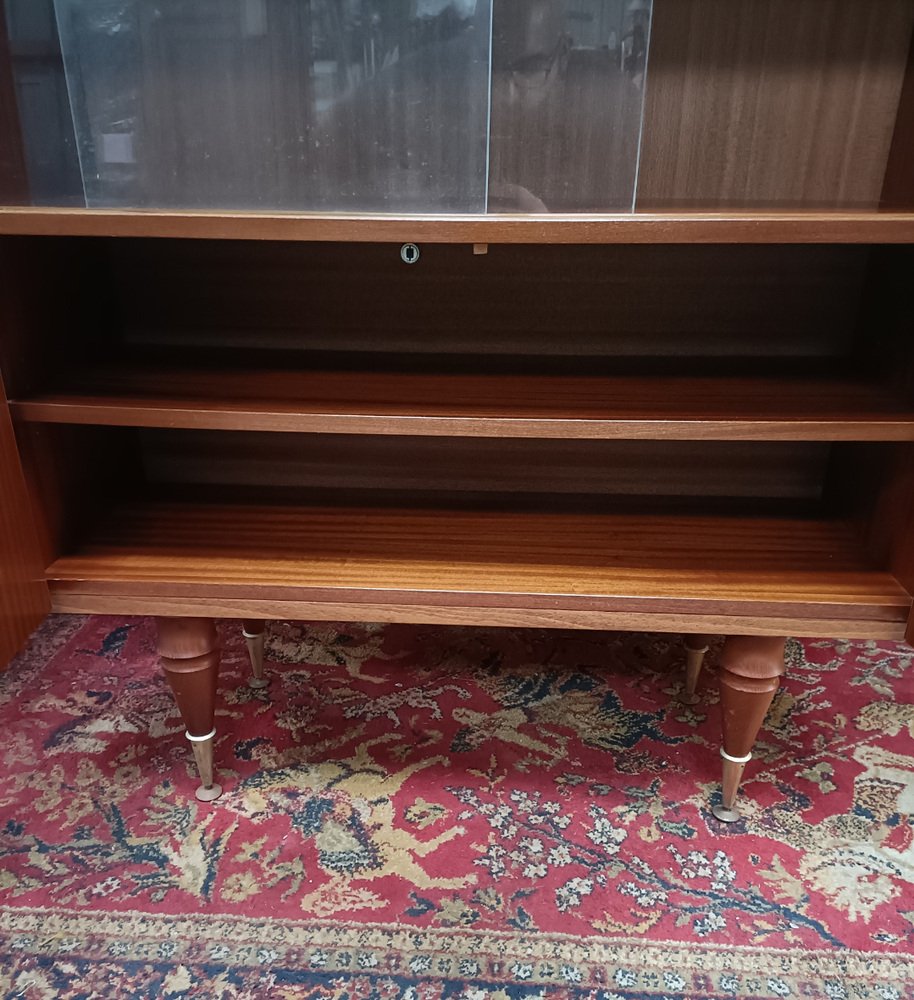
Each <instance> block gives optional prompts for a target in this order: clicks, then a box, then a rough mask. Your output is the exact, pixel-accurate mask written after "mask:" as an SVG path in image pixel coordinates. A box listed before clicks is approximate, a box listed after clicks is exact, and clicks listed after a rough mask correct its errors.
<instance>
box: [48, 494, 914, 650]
mask: <svg viewBox="0 0 914 1000" xmlns="http://www.w3.org/2000/svg"><path fill="white" fill-rule="evenodd" d="M47 576H48V579H49V581H50V582H51V590H52V597H53V601H54V606H55V608H56V609H57V610H60V611H82V612H86V611H92V610H95V609H98V610H106V609H107V611H108V612H109V613H114V611H129V610H131V609H140V608H142V609H144V610H143V611H142V613H146V614H149V613H169V612H172V613H174V612H176V611H177V612H178V613H184V614H193V613H194V611H198V612H199V613H201V614H203V613H206V614H226V615H235V616H237V615H239V614H241V615H243V614H245V613H246V612H248V613H250V612H254V611H263V612H265V613H266V614H268V615H270V616H273V615H277V614H292V615H293V616H297V617H301V618H309V617H310V618H340V619H346V618H350V619H352V618H356V619H362V620H370V621H372V620H373V621H391V620H392V621H420V622H421V621H440V622H450V623H459V622H464V623H477V624H498V625H554V626H564V627H598V628H599V627H603V628H658V629H667V630H679V629H689V628H691V629H694V630H696V631H703V630H705V627H708V628H710V629H715V628H717V627H718V626H719V625H720V624H721V623H723V622H726V621H729V622H730V625H729V627H728V628H727V631H730V632H738V631H740V627H743V628H744V629H745V631H747V632H755V633H758V632H766V631H768V632H772V633H774V634H783V633H784V632H785V631H786V632H787V633H789V634H821V635H835V636H862V637H872V638H898V637H901V636H903V635H904V630H905V621H906V619H907V616H908V613H909V611H910V609H911V596H910V595H909V594H908V592H907V591H906V590H905V589H904V588H903V587H902V586H901V585H900V584H899V583H898V582H897V581H896V580H895V578H894V577H893V576H892V575H891V574H889V573H887V572H884V571H881V570H879V569H877V568H874V567H873V566H872V565H870V564H869V563H868V561H867V559H866V558H865V556H864V554H863V553H862V551H861V549H860V548H859V546H858V544H857V541H856V537H855V534H854V532H853V530H852V528H851V527H850V526H849V525H847V524H845V523H843V522H839V521H829V520H816V519H801V518H789V517H745V516H738V517H737V516H734V517H728V516H717V517H714V516H688V515H680V516H672V515H661V514H654V515H625V514H618V515H588V514H539V513H507V512H503V511H500V512H491V513H490V512H479V511H459V510H443V511H442V510H422V509H406V508H400V509H374V508H371V507H352V508H346V507H295V506H282V505H262V506H256V505H240V504H231V503H224V504H217V503H200V502H196V503H187V502H184V503H182V502H175V501H145V502H137V503H135V504H128V505H125V506H122V507H119V508H117V509H115V510H114V511H113V512H112V513H111V514H110V515H109V516H106V517H104V518H103V519H102V521H101V523H100V524H99V526H98V527H97V528H96V530H95V531H94V532H91V533H90V534H89V535H88V536H87V537H86V538H85V539H84V541H83V542H82V543H81V544H80V545H79V546H78V547H77V548H76V549H75V551H72V552H71V553H70V554H68V555H65V556H63V557H61V558H58V559H57V560H56V561H55V562H54V563H53V564H52V565H51V566H50V567H49V568H48V570H47Z"/></svg>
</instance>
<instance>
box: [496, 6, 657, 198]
mask: <svg viewBox="0 0 914 1000" xmlns="http://www.w3.org/2000/svg"><path fill="white" fill-rule="evenodd" d="M650 27H651V2H650V0H567V2H564V3H559V2H556V0H495V8H494V16H493V35H492V136H491V171H490V186H489V209H490V211H504V212H512V211H516V212H599V211H603V212H612V211H616V212H618V211H630V210H631V208H632V205H633V201H634V194H635V178H636V174H637V164H638V145H639V139H640V132H641V114H642V106H643V99H644V89H645V71H646V66H647V50H648V40H649V36H650Z"/></svg>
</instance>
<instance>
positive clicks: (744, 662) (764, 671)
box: [712, 635, 787, 823]
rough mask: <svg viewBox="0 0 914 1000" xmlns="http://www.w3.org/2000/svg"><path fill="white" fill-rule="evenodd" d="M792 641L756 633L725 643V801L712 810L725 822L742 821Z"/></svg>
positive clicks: (722, 701) (722, 695)
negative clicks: (755, 754) (757, 747)
mask: <svg viewBox="0 0 914 1000" xmlns="http://www.w3.org/2000/svg"><path fill="white" fill-rule="evenodd" d="M786 643H787V640H786V639H779V638H774V637H772V636H752V635H734V636H730V638H728V639H727V641H726V642H725V643H724V648H723V650H722V652H721V657H720V669H719V671H718V681H719V683H720V705H721V723H722V727H723V746H722V747H721V751H720V755H721V757H723V759H724V769H723V771H724V773H723V782H722V795H721V803H720V805H717V806H714V808H713V810H712V811H713V813H714V815H715V816H716V817H717V818H718V819H719V820H722V821H723V822H724V823H732V822H734V820H737V819H739V812H738V811H737V809H736V795H737V792H738V791H739V785H740V781H741V780H742V777H743V770H744V769H745V767H746V764H748V763H749V761H750V760H751V759H752V747H753V745H754V744H755V738H756V736H757V735H758V731H759V729H761V727H762V723H763V722H764V721H765V716H766V715H767V713H768V709H769V707H770V705H771V700H772V698H774V695H775V692H776V691H777V689H778V685H779V683H780V678H781V675H782V674H783V673H784V670H785V667H784V647H785V645H786Z"/></svg>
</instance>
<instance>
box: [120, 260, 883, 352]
mask: <svg viewBox="0 0 914 1000" xmlns="http://www.w3.org/2000/svg"><path fill="white" fill-rule="evenodd" d="M421 250H422V255H421V258H420V260H419V262H418V263H417V264H414V265H407V264H404V263H403V262H402V261H401V260H400V256H399V247H398V246H395V245H385V244H363V245H359V244H356V245H343V244H295V243H233V242H228V241H225V242H207V241H178V240H175V241H171V240H147V241H144V240H123V241H117V243H116V244H115V245H113V246H111V247H109V262H110V263H109V266H110V269H111V282H112V286H113V287H114V288H116V289H117V290H118V292H119V294H120V301H121V314H122V316H123V318H124V324H125V329H126V338H127V341H128V343H129V344H131V345H135V346H136V345H145V346H160V347H174V348H178V347H184V348H190V347H194V346H197V347H201V346H202V347H224V348H238V349H245V348H248V349H250V348H258V349H276V350H303V351H344V352H345V351H370V352H413V353H414V352H420V353H428V354H430V355H448V354H458V353H464V354H466V353H469V354H474V355H490V356H494V355H519V356H521V355H525V356H529V355H531V354H534V355H565V356H601V355H602V356H609V355H616V356H643V355H650V356H667V357H677V356H679V357H684V356H692V357H702V356H718V357H758V358H764V357H769V358H770V357H802V356H806V357H834V356H843V355H845V354H847V352H848V350H849V345H850V343H851V340H852V337H853V333H854V329H855V325H856V321H857V316H858V313H859V309H860V296H861V288H862V282H863V277H864V272H865V268H866V262H867V259H868V249H867V248H865V247H860V246H738V247H721V246H693V247H683V246H646V247H645V246H569V247H558V246H494V245H493V246H491V247H490V248H489V252H488V254H485V255H479V256H475V255H473V254H472V252H471V249H470V247H469V246H453V245H428V246H423V247H422V248H421Z"/></svg>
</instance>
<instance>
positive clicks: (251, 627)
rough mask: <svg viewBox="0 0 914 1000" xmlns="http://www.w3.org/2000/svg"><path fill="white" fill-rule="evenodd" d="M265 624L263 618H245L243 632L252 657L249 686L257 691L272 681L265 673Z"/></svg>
mask: <svg viewBox="0 0 914 1000" xmlns="http://www.w3.org/2000/svg"><path fill="white" fill-rule="evenodd" d="M263 626H264V621H263V619H262V618H245V619H244V626H243V628H242V630H241V634H242V635H243V636H244V641H245V642H246V643H247V646H248V655H249V656H250V657H251V679H250V680H249V681H248V686H249V687H252V688H254V690H255V691H257V690H259V689H260V688H265V687H266V686H267V685H268V684H269V683H270V682H269V681H268V680H267V679H266V677H264V675H263Z"/></svg>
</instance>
